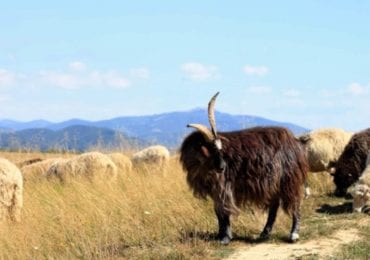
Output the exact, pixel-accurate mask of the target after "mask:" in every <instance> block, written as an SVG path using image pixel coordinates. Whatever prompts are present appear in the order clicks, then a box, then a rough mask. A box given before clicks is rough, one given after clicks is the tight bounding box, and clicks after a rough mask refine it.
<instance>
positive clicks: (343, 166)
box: [332, 128, 370, 197]
mask: <svg viewBox="0 0 370 260" xmlns="http://www.w3.org/2000/svg"><path fill="white" fill-rule="evenodd" d="M369 152H370V128H367V129H365V130H363V131H361V132H358V133H356V134H354V135H353V136H352V138H351V140H350V141H349V143H348V144H347V145H346V147H345V148H344V151H343V153H342V154H341V156H340V157H339V159H338V161H337V162H336V163H335V164H332V166H334V168H335V171H334V173H333V176H334V183H335V185H336V189H335V195H336V196H338V197H342V196H345V195H346V193H347V189H348V187H349V186H351V185H352V184H353V183H355V182H356V181H357V180H358V179H359V178H360V176H361V174H362V172H363V171H364V169H365V167H366V158H367V155H368V154H369Z"/></svg>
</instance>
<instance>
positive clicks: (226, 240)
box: [220, 236, 231, 246]
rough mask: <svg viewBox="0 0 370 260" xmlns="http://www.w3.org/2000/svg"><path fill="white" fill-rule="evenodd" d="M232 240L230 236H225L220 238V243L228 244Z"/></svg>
mask: <svg viewBox="0 0 370 260" xmlns="http://www.w3.org/2000/svg"><path fill="white" fill-rule="evenodd" d="M230 241H231V238H230V237H229V236H224V237H223V238H221V239H220V244H221V245H225V246H226V245H228V244H229V243H230Z"/></svg>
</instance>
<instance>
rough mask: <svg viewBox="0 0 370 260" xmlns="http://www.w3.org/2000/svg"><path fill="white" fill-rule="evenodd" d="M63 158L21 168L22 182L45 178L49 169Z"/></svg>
mask: <svg viewBox="0 0 370 260" xmlns="http://www.w3.org/2000/svg"><path fill="white" fill-rule="evenodd" d="M64 160H66V159H63V158H49V159H45V160H42V161H38V162H35V163H32V164H28V165H25V166H23V167H22V168H21V172H22V175H23V179H24V181H28V180H36V179H41V178H42V177H45V175H46V173H47V171H48V170H49V168H50V167H51V166H52V165H54V164H55V163H57V162H61V161H64Z"/></svg>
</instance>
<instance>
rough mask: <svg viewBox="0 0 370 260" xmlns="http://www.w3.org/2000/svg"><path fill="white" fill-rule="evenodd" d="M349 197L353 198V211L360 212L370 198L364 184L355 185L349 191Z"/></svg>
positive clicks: (369, 189)
mask: <svg viewBox="0 0 370 260" xmlns="http://www.w3.org/2000/svg"><path fill="white" fill-rule="evenodd" d="M351 195H352V197H353V204H352V208H353V211H354V212H361V211H362V208H363V207H364V206H365V205H366V203H367V201H368V200H369V198H370V188H369V186H367V185H366V184H356V185H355V187H354V188H353V190H352V191H351Z"/></svg>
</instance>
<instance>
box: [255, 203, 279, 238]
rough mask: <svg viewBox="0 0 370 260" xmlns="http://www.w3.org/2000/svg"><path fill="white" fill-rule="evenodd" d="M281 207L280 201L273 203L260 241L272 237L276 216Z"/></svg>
mask: <svg viewBox="0 0 370 260" xmlns="http://www.w3.org/2000/svg"><path fill="white" fill-rule="evenodd" d="M279 206H280V201H279V200H276V201H274V202H272V203H271V205H270V208H269V214H268V217H267V222H266V225H265V227H264V228H263V230H262V232H261V234H260V239H267V238H268V237H269V236H270V233H271V230H272V227H273V226H274V223H275V220H276V214H277V211H278V209H279Z"/></svg>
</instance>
